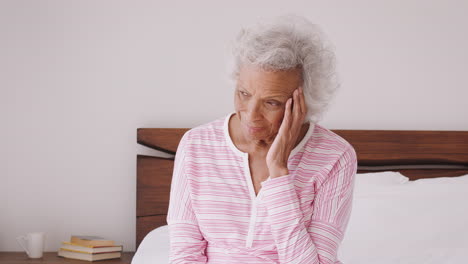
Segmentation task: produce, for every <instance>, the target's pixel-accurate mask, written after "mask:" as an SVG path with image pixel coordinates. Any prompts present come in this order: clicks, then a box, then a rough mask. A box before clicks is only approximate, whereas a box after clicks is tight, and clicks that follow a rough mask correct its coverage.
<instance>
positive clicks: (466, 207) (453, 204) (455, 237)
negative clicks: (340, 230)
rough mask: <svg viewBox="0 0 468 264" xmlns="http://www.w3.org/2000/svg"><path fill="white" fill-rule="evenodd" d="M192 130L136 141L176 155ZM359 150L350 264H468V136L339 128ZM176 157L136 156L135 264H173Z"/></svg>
mask: <svg viewBox="0 0 468 264" xmlns="http://www.w3.org/2000/svg"><path fill="white" fill-rule="evenodd" d="M187 130H188V128H139V129H137V142H138V144H140V145H143V146H146V147H148V148H151V149H154V150H158V151H161V152H163V153H166V154H168V155H174V154H175V151H176V149H177V146H178V143H179V141H180V139H181V137H182V135H183V134H184V133H185V132H186V131H187ZM332 131H333V132H334V133H336V134H338V135H340V136H341V137H343V138H345V139H346V140H347V141H348V142H350V143H351V144H352V145H353V147H354V149H355V150H356V153H357V156H358V171H357V176H356V184H355V192H354V199H353V211H352V215H351V218H350V221H349V224H348V227H347V231H346V234H345V237H344V240H343V242H342V244H341V246H340V248H339V251H338V257H339V259H340V260H341V261H342V262H343V263H346V264H353V263H359V264H366V263H418V264H419V263H438V264H441V263H442V264H443V263H467V261H468V229H467V228H466V224H468V203H467V201H468V131H420V130H332ZM173 162H174V161H173V156H172V158H166V157H156V156H149V155H137V206H136V247H137V252H136V254H135V256H134V258H133V261H132V264H145V263H163V264H164V263H168V260H167V258H168V251H169V236H168V228H167V223H166V213H167V209H168V204H169V193H170V184H171V177H172V168H173Z"/></svg>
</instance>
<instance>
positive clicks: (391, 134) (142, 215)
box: [136, 128, 468, 248]
mask: <svg viewBox="0 0 468 264" xmlns="http://www.w3.org/2000/svg"><path fill="white" fill-rule="evenodd" d="M187 130H189V129H188V128H139V129H138V130H137V142H138V143H139V144H142V145H144V146H147V147H151V148H153V149H156V150H159V151H163V152H166V153H169V154H175V151H176V150H177V146H178V144H179V141H180V139H181V138H182V136H183V134H184V133H185V132H186V131H187ZM332 131H333V132H334V133H336V134H338V135H340V136H341V137H343V138H344V139H346V140H347V141H348V142H349V143H351V145H353V147H354V149H355V150H356V153H357V157H358V173H368V172H376V171H385V170H389V169H388V168H385V167H380V166H396V167H392V169H390V170H392V171H399V172H400V173H402V174H403V175H405V176H407V177H409V178H410V180H416V179H421V178H434V177H454V176H460V175H464V174H468V131H420V130H332ZM400 165H401V166H400ZM415 165H416V166H418V165H422V166H424V165H428V166H427V167H430V166H433V165H442V166H454V168H426V169H424V168H417V169H408V168H406V167H405V166H415ZM173 166H174V161H173V159H168V158H158V157H150V156H144V155H138V156H137V212H136V217H137V234H136V246H137V248H138V246H139V245H140V243H141V241H142V240H143V238H144V237H145V236H146V234H148V233H149V232H150V231H151V230H153V229H155V228H157V227H159V226H162V225H166V224H167V222H166V217H167V209H168V204H169V194H170V184H171V179H172V170H173ZM399 166H400V167H399ZM455 166H458V167H455ZM379 168H380V169H379Z"/></svg>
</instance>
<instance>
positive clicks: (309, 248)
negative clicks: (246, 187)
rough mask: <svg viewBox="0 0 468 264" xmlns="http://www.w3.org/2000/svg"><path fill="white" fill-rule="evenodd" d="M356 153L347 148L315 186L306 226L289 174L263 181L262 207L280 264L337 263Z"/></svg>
mask: <svg viewBox="0 0 468 264" xmlns="http://www.w3.org/2000/svg"><path fill="white" fill-rule="evenodd" d="M356 172H357V157H356V152H355V150H354V149H353V148H352V147H349V148H348V149H347V150H346V151H345V152H344V153H343V154H342V155H341V157H340V158H339V159H338V161H337V162H336V163H335V165H334V166H333V168H332V169H331V170H330V172H329V175H328V176H327V178H326V179H324V180H323V183H322V184H321V185H320V186H317V190H316V195H315V198H314V201H313V202H312V204H311V206H312V207H313V209H312V210H313V211H312V217H311V221H308V222H309V223H310V224H306V221H305V219H304V218H303V214H302V211H301V209H300V202H299V198H298V195H297V193H296V190H295V186H294V180H293V178H292V176H291V175H284V176H281V177H277V178H273V179H269V180H267V181H264V182H262V188H264V189H263V192H264V196H263V203H264V204H265V206H266V208H267V211H268V217H269V222H270V227H271V232H272V234H273V237H274V239H275V243H276V247H277V250H278V256H279V261H280V263H288V264H292V263H296V264H312V263H314V264H338V263H341V262H340V261H339V260H338V259H337V252H338V247H339V245H340V243H341V241H342V240H343V237H344V233H345V230H346V227H347V224H348V221H349V217H350V214H351V208H352V197H353V189H354V179H355V176H356Z"/></svg>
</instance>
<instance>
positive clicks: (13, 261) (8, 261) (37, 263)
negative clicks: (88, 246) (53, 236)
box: [0, 252, 135, 264]
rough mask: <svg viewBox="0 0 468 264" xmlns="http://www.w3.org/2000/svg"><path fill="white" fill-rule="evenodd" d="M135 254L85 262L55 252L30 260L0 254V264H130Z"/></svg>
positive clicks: (20, 254)
mask: <svg viewBox="0 0 468 264" xmlns="http://www.w3.org/2000/svg"><path fill="white" fill-rule="evenodd" d="M134 254H135V252H122V257H121V258H118V259H109V260H98V261H86V260H77V259H68V258H63V257H59V256H58V255H57V252H44V255H43V256H42V258H39V259H30V258H28V255H27V254H26V252H0V264H86V263H98V264H130V263H131V262H132V258H133V255H134Z"/></svg>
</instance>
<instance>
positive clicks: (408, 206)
mask: <svg viewBox="0 0 468 264" xmlns="http://www.w3.org/2000/svg"><path fill="white" fill-rule="evenodd" d="M358 179H359V177H357V178H356V185H355V190H354V199H353V209H352V214H351V218H350V221H349V224H348V227H347V230H346V233H345V237H344V240H343V242H342V244H341V246H340V248H339V251H338V256H339V259H340V260H342V261H343V263H346V264H348V263H349V264H353V263H464V262H466V260H467V259H468V250H466V249H468V229H467V228H466V227H467V223H468V205H467V201H468V175H463V176H459V177H440V178H427V179H419V180H416V181H406V182H403V183H401V184H387V185H385V184H380V185H379V184H375V183H370V182H367V181H366V180H367V179H370V177H369V178H367V179H364V178H361V181H358ZM387 183H388V182H387ZM461 249H464V250H461Z"/></svg>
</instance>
